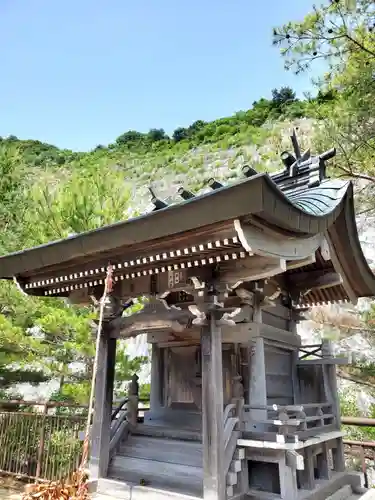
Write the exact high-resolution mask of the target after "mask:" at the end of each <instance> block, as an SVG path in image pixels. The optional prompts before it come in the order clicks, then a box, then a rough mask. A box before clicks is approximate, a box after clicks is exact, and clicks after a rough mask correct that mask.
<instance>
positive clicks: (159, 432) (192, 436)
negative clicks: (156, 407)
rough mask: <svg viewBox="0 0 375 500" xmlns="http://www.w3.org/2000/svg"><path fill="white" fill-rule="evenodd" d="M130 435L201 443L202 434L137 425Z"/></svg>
mask: <svg viewBox="0 0 375 500" xmlns="http://www.w3.org/2000/svg"><path fill="white" fill-rule="evenodd" d="M132 434H134V435H135V436H150V437H160V438H166V439H180V440H182V441H197V442H200V443H201V442H202V433H201V432H200V431H194V430H189V429H173V428H172V429H171V428H168V427H162V426H159V425H147V424H139V425H138V426H137V427H136V428H135V429H134V431H132Z"/></svg>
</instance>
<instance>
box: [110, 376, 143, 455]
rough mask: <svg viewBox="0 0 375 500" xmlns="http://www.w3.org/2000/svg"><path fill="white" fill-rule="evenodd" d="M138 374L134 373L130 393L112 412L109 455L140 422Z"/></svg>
mask: <svg viewBox="0 0 375 500" xmlns="http://www.w3.org/2000/svg"><path fill="white" fill-rule="evenodd" d="M138 395H139V386H138V376H137V375H133V377H132V380H131V383H130V386H129V395H128V396H127V397H126V398H124V399H123V400H121V401H120V403H119V405H118V406H117V408H115V410H114V411H113V412H112V418H111V432H110V438H111V440H110V443H109V457H110V458H111V457H112V456H113V454H114V453H115V452H116V450H117V447H118V446H119V444H120V443H121V442H122V441H123V440H124V439H126V437H127V436H128V434H129V431H130V430H131V429H132V428H134V427H136V425H137V423H138V400H139V397H138Z"/></svg>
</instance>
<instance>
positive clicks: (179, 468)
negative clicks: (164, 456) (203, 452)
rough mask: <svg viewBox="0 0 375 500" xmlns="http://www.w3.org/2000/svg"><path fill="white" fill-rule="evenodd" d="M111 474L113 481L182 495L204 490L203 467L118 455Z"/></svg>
mask: <svg viewBox="0 0 375 500" xmlns="http://www.w3.org/2000/svg"><path fill="white" fill-rule="evenodd" d="M109 474H110V477H111V478H113V479H120V480H125V481H127V482H131V483H133V484H142V483H143V482H144V483H145V485H146V486H152V487H153V488H163V489H172V490H173V491H176V492H180V493H187V494H197V495H199V494H201V492H202V489H203V471H202V468H201V467H192V466H187V465H181V464H172V463H169V462H168V463H167V462H160V461H152V460H145V459H141V458H131V457H123V456H121V455H117V456H116V457H115V458H114V459H113V461H112V463H111V467H110V469H109Z"/></svg>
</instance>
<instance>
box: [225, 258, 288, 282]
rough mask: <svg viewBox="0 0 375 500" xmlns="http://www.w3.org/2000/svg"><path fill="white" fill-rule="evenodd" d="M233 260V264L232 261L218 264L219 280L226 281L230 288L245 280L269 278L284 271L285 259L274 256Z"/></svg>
mask: <svg viewBox="0 0 375 500" xmlns="http://www.w3.org/2000/svg"><path fill="white" fill-rule="evenodd" d="M235 262H236V265H235V266H233V263H232V264H231V265H225V264H223V265H222V266H220V281H222V282H225V283H227V284H228V286H230V287H232V288H236V287H238V286H239V285H240V284H241V283H244V282H247V281H257V280H261V279H264V278H269V277H271V276H275V275H276V274H281V273H283V272H285V271H286V261H285V259H280V258H275V257H273V258H271V257H263V256H253V257H248V258H246V259H241V261H239V260H237V261H235Z"/></svg>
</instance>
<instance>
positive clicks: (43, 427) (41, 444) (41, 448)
mask: <svg viewBox="0 0 375 500" xmlns="http://www.w3.org/2000/svg"><path fill="white" fill-rule="evenodd" d="M47 414H48V403H45V404H44V406H43V412H42V425H41V426H40V439H39V448H38V459H37V464H36V473H35V478H36V479H39V478H40V475H41V473H42V463H43V452H44V441H45V434H46V421H47Z"/></svg>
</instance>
